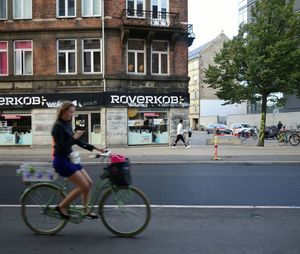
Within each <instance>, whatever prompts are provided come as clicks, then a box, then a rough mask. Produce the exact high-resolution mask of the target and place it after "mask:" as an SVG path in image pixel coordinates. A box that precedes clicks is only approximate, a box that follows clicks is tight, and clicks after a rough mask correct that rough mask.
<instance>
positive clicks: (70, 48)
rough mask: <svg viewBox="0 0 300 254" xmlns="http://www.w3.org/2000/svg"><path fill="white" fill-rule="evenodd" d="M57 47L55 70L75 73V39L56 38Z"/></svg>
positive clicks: (61, 72) (63, 72) (60, 72)
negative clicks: (56, 65)
mask: <svg viewBox="0 0 300 254" xmlns="http://www.w3.org/2000/svg"><path fill="white" fill-rule="evenodd" d="M57 49H58V50H57V53H58V56H57V58H58V61H57V64H58V67H57V72H58V73H59V74H76V40H58V42H57Z"/></svg>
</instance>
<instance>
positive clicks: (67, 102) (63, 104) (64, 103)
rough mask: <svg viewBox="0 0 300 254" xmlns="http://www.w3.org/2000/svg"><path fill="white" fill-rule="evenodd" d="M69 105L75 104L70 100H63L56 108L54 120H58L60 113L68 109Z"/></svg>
mask: <svg viewBox="0 0 300 254" xmlns="http://www.w3.org/2000/svg"><path fill="white" fill-rule="evenodd" d="M71 107H74V108H75V105H74V104H73V103H72V102H71V101H64V102H63V103H62V104H61V105H60V107H59V108H58V110H57V116H56V121H57V120H59V119H60V118H61V116H62V114H63V113H65V112H66V111H68V110H69V108H71Z"/></svg>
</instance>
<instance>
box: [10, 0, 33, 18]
mask: <svg viewBox="0 0 300 254" xmlns="http://www.w3.org/2000/svg"><path fill="white" fill-rule="evenodd" d="M13 8H14V9H13V16H14V19H31V18H32V1H31V0H14V3H13Z"/></svg>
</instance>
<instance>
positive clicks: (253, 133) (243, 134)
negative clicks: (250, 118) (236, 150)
mask: <svg viewBox="0 0 300 254" xmlns="http://www.w3.org/2000/svg"><path fill="white" fill-rule="evenodd" d="M237 136H238V138H239V139H241V140H242V141H245V140H246V139H248V138H251V137H252V138H253V139H254V140H257V138H258V136H257V133H256V131H255V130H254V129H251V130H249V131H248V130H247V131H241V132H239V133H238V134H237Z"/></svg>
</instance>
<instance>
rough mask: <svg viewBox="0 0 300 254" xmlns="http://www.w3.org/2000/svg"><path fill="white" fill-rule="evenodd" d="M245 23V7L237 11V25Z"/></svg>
mask: <svg viewBox="0 0 300 254" xmlns="http://www.w3.org/2000/svg"><path fill="white" fill-rule="evenodd" d="M245 23H247V8H245V9H243V10H241V11H240V12H239V25H243V24H245Z"/></svg>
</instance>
